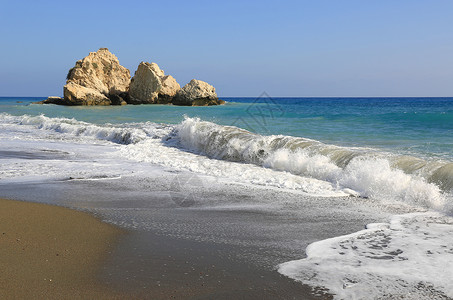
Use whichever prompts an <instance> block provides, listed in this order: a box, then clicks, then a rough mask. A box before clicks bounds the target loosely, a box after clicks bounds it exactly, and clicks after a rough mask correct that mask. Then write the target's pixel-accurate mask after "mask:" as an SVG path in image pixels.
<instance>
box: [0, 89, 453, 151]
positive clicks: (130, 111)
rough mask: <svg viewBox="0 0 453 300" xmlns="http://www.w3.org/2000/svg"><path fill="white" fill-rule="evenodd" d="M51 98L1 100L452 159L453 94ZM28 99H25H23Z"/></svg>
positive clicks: (97, 116) (75, 114)
mask: <svg viewBox="0 0 453 300" xmlns="http://www.w3.org/2000/svg"><path fill="white" fill-rule="evenodd" d="M42 99H44V98H5V97H2V98H0V112H6V113H9V114H12V115H17V116H18V115H23V114H28V115H31V116H35V115H39V114H44V115H45V116H48V117H65V118H74V119H76V120H79V121H85V122H89V123H95V124H103V123H112V124H120V123H134V122H147V121H149V122H156V123H168V124H178V123H180V122H181V121H182V120H183V119H184V117H185V116H188V117H198V118H200V119H201V120H204V121H210V122H214V123H217V124H221V125H234V126H237V127H240V128H244V129H247V130H249V131H252V132H255V133H258V134H262V135H269V134H273V135H278V134H281V135H290V136H297V137H304V138H309V139H314V140H318V141H321V142H324V143H329V144H335V145H341V146H347V147H351V146H354V147H373V148H379V149H386V150H390V151H396V152H398V153H402V154H412V155H414V154H415V155H416V156H421V157H423V158H425V159H426V158H443V159H448V160H452V158H453V151H452V149H453V98H271V97H268V96H266V95H263V96H261V97H259V98H224V99H225V100H226V101H227V104H226V105H224V106H213V107H181V106H168V105H139V106H132V105H128V106H124V107H115V106H111V107H64V106H54V105H30V103H31V102H34V101H39V100H42ZM18 101H22V103H18Z"/></svg>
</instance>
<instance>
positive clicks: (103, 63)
mask: <svg viewBox="0 0 453 300" xmlns="http://www.w3.org/2000/svg"><path fill="white" fill-rule="evenodd" d="M66 79H67V81H66V85H65V86H64V88H63V92H64V101H63V102H66V103H55V104H66V105H67V104H69V105H110V104H121V101H119V103H117V102H118V101H116V100H118V96H119V95H121V94H124V93H127V92H128V88H129V83H130V72H129V70H128V69H126V68H125V67H123V66H121V65H120V63H119V61H118V58H117V57H116V56H115V55H114V54H112V53H111V52H110V51H109V50H108V49H107V48H100V49H99V50H98V51H97V52H91V53H90V54H89V55H88V56H87V57H85V58H83V59H82V60H79V61H77V62H76V64H75V67H74V68H72V69H70V70H69V72H68V75H67V77H66ZM111 98H112V99H114V101H113V102H114V103H112V101H111ZM120 98H122V97H120Z"/></svg>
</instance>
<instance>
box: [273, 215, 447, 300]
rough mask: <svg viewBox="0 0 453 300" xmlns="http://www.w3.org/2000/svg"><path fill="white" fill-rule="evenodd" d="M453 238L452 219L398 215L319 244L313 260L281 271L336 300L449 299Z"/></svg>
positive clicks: (309, 250) (310, 256)
mask: <svg viewBox="0 0 453 300" xmlns="http://www.w3.org/2000/svg"><path fill="white" fill-rule="evenodd" d="M452 236H453V218H452V217H449V216H445V215H442V214H439V213H433V212H426V213H412V214H405V215H396V216H393V217H392V219H391V221H390V223H381V224H369V225H368V226H367V229H365V230H362V231H359V232H356V233H353V234H350V235H346V236H339V237H335V238H331V239H327V240H323V241H319V242H315V243H313V244H311V245H309V246H308V247H307V249H306V254H307V258H305V259H301V260H295V261H290V262H286V263H283V264H281V265H279V267H278V271H279V272H280V273H281V274H284V275H286V276H288V277H290V278H293V279H295V280H297V281H301V282H303V283H305V284H310V285H312V286H313V287H320V288H325V289H327V290H328V291H329V292H330V293H333V294H335V298H336V299H382V298H383V299H387V298H392V299H396V298H397V299H400V298H401V299H421V298H429V299H445V298H446V297H453V281H452V278H453V239H452ZM440 270H442V271H440Z"/></svg>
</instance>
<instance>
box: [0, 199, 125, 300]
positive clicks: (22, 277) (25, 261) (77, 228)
mask: <svg viewBox="0 0 453 300" xmlns="http://www.w3.org/2000/svg"><path fill="white" fill-rule="evenodd" d="M0 207H1V209H0V245H1V247H0V266H1V268H0V298H1V299H64V298H66V299H89V298H91V299H94V298H96V299H120V298H122V297H121V295H120V294H118V293H115V292H113V291H112V289H110V288H108V287H106V286H105V285H103V284H102V283H101V282H100V281H99V279H98V271H99V268H100V266H101V265H102V263H103V262H104V261H105V259H106V257H107V256H108V254H109V253H110V252H111V251H112V249H113V247H114V245H115V244H116V243H117V241H118V238H119V237H120V236H122V235H123V234H124V232H123V231H122V230H121V229H119V228H117V227H114V226H112V225H109V224H105V223H102V222H101V221H99V220H98V219H96V218H95V217H93V216H91V215H89V214H86V213H82V212H78V211H74V210H70V209H67V208H62V207H57V206H51V205H45V204H36V203H28V202H21V201H10V200H3V199H1V200H0Z"/></svg>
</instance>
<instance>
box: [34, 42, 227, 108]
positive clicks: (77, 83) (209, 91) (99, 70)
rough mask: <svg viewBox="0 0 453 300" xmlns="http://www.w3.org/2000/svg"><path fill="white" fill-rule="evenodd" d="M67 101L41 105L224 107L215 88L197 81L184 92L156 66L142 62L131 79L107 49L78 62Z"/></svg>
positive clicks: (71, 72)
mask: <svg viewBox="0 0 453 300" xmlns="http://www.w3.org/2000/svg"><path fill="white" fill-rule="evenodd" d="M66 79H67V81H66V85H65V86H64V87H63V95H64V97H63V98H59V97H49V98H47V99H46V100H44V101H41V102H38V103H41V104H60V105H125V104H174V105H189V106H207V105H218V104H223V103H225V101H223V100H219V98H218V97H217V94H216V92H215V88H214V87H213V86H212V85H210V84H208V83H206V82H204V81H201V80H196V79H193V80H191V81H190V82H189V83H188V84H186V85H185V86H184V87H183V88H182V89H181V86H180V85H179V83H178V82H177V81H176V79H175V78H173V77H172V76H171V75H165V73H164V71H163V70H161V69H160V68H159V66H158V65H157V64H156V63H148V62H141V63H140V64H139V66H138V68H137V71H135V75H134V77H133V78H132V79H131V78H130V71H129V70H128V69H127V68H125V67H123V66H122V65H120V63H119V60H118V58H117V57H116V56H115V55H114V54H112V53H111V52H110V51H109V50H108V49H107V48H100V49H99V50H98V51H97V52H90V54H89V55H88V56H86V57H85V58H83V59H81V60H78V61H77V62H76V63H75V66H74V67H73V68H71V69H70V70H69V72H68V75H67V77H66Z"/></svg>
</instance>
